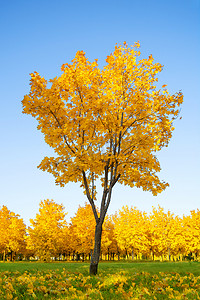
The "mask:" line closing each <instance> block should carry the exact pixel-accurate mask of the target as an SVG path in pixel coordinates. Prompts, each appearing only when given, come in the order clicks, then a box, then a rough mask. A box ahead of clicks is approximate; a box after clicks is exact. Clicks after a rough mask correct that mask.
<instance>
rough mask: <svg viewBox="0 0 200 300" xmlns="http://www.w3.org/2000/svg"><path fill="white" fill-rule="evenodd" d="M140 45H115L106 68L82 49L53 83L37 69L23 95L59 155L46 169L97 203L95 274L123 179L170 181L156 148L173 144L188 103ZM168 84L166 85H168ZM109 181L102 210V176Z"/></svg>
mask: <svg viewBox="0 0 200 300" xmlns="http://www.w3.org/2000/svg"><path fill="white" fill-rule="evenodd" d="M139 46H140V45H139V43H136V44H135V46H133V47H128V46H127V44H126V43H124V45H119V46H116V47H115V50H114V52H113V53H112V54H110V55H109V56H108V57H107V58H106V65H105V67H104V68H103V69H102V70H100V69H99V68H98V63H97V60H95V61H94V62H92V63H90V62H89V61H88V59H87V58H86V57H85V53H84V52H83V51H78V52H77V54H76V56H75V58H74V59H73V60H72V62H71V64H64V65H63V66H62V68H61V70H62V71H63V73H62V74H61V76H60V77H55V78H54V79H52V80H50V83H51V87H49V85H48V86H47V81H46V80H45V79H44V78H42V77H41V76H40V75H39V74H38V73H37V72H34V73H32V74H31V82H30V85H31V90H30V93H29V94H28V95H25V96H24V99H23V101H22V104H23V113H26V114H31V115H32V116H33V117H35V118H36V119H37V120H38V123H39V124H38V129H40V130H41V131H42V133H43V134H44V138H45V141H46V143H47V144H48V145H49V146H51V147H53V149H54V150H55V154H56V156H55V157H45V158H44V159H43V161H42V162H41V164H40V165H39V168H40V169H41V170H43V171H48V172H50V173H52V174H53V175H54V176H55V181H56V184H59V185H61V186H64V185H65V184H66V183H68V182H69V181H73V182H80V183H81V186H83V188H84V192H85V194H86V195H87V198H88V201H89V203H90V204H91V206H92V209H93V213H94V217H95V221H96V229H95V243H94V250H93V255H92V259H91V264H90V273H91V274H96V273H97V268H98V262H99V255H100V248H101V235H102V225H103V222H104V219H105V216H106V213H107V210H108V207H109V204H110V201H111V195H112V189H113V187H114V186H115V184H116V183H117V182H119V183H121V184H125V185H129V186H130V187H134V186H136V187H142V188H143V190H145V191H151V192H152V193H153V195H156V194H157V193H159V192H161V191H162V190H163V189H165V188H166V186H167V185H168V184H167V183H165V182H162V181H160V180H159V178H158V176H157V174H156V173H157V172H159V171H160V169H161V168H160V164H159V161H158V159H157V157H156V153H155V152H156V151H159V150H161V148H162V147H164V146H167V145H168V142H169V140H170V138H171V136H172V131H173V129H174V127H173V120H174V119H175V118H176V117H177V116H178V113H179V106H180V104H181V103H182V101H183V96H182V93H181V92H179V93H177V94H175V95H170V94H169V93H168V91H167V89H166V88H165V87H166V85H164V86H163V87H162V89H158V90H156V82H157V74H158V73H159V72H161V70H162V66H161V65H160V64H159V63H154V60H153V57H152V55H150V56H149V58H148V59H141V60H139V59H138V57H139V55H140V52H139V51H138V50H137V48H139ZM163 89H164V90H163ZM97 179H100V180H101V182H102V194H101V201H100V206H99V207H100V215H99V216H98V213H97V209H96V205H95V202H94V201H95V200H96V186H95V181H96V180H97Z"/></svg>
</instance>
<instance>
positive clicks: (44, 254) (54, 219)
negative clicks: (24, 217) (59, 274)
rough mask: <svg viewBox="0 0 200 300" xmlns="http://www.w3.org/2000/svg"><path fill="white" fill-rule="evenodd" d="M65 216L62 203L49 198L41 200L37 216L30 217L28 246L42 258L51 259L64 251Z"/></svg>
mask: <svg viewBox="0 0 200 300" xmlns="http://www.w3.org/2000/svg"><path fill="white" fill-rule="evenodd" d="M65 216H66V213H65V212H64V207H63V205H62V204H57V203H55V202H54V201H53V200H49V199H47V200H44V201H41V202H40V205H39V213H37V214H36V218H35V219H34V220H33V219H30V223H31V226H29V227H28V237H27V248H28V249H30V250H34V251H35V254H36V255H37V256H39V257H40V259H41V260H46V261H49V260H50V259H51V257H55V256H58V255H59V253H61V252H62V249H63V239H64V232H63V229H64V227H65V226H66V220H65Z"/></svg>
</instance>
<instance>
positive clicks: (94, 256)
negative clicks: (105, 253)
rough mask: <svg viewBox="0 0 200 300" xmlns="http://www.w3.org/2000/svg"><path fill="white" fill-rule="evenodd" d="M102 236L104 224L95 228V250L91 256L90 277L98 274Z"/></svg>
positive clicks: (99, 224)
mask: <svg viewBox="0 0 200 300" xmlns="http://www.w3.org/2000/svg"><path fill="white" fill-rule="evenodd" d="M101 235H102V223H101V222H99V223H98V224H97V225H96V228H95V243H94V250H93V253H92V256H91V263H90V275H96V274H97V270H98V264H99V257H100V250H101Z"/></svg>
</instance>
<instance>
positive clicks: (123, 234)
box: [114, 206, 149, 259]
mask: <svg viewBox="0 0 200 300" xmlns="http://www.w3.org/2000/svg"><path fill="white" fill-rule="evenodd" d="M146 225H147V224H146V222H145V219H144V216H143V213H142V212H141V211H139V210H138V209H136V208H132V207H131V208H128V206H123V207H122V209H121V210H119V212H118V215H117V217H116V218H115V229H114V232H115V236H116V240H117V244H118V246H119V247H120V248H121V249H122V250H126V252H127V253H132V259H133V258H134V255H138V254H146V253H148V249H149V248H148V246H149V241H148V238H147V232H146V231H147V226H146Z"/></svg>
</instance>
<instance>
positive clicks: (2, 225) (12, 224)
mask: <svg viewBox="0 0 200 300" xmlns="http://www.w3.org/2000/svg"><path fill="white" fill-rule="evenodd" d="M25 233H26V226H25V224H24V221H23V219H22V218H19V215H17V214H15V213H14V212H11V211H10V210H9V209H8V208H7V207H6V206H5V205H3V206H2V208H1V209H0V252H1V253H3V259H4V260H5V256H6V254H8V253H9V254H10V259H11V260H13V258H14V256H15V255H16V254H19V253H23V251H24V250H25Z"/></svg>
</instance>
